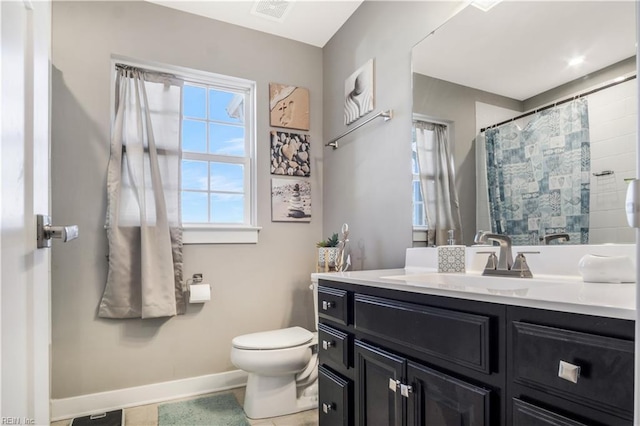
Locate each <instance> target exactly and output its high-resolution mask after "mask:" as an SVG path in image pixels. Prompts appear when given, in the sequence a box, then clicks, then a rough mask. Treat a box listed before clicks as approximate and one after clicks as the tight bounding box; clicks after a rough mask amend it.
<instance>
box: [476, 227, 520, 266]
mask: <svg viewBox="0 0 640 426" xmlns="http://www.w3.org/2000/svg"><path fill="white" fill-rule="evenodd" d="M489 241H496V242H498V243H499V244H500V254H499V255H498V264H497V265H496V268H495V269H498V270H501V271H509V270H510V269H511V266H513V254H512V253H511V237H509V236H508V235H502V234H493V233H491V232H485V231H478V233H477V234H476V236H475V238H474V239H473V242H474V243H476V244H487V243H488V242H489Z"/></svg>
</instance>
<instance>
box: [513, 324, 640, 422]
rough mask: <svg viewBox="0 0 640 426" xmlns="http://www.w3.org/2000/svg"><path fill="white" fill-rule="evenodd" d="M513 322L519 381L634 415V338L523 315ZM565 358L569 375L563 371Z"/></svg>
mask: <svg viewBox="0 0 640 426" xmlns="http://www.w3.org/2000/svg"><path fill="white" fill-rule="evenodd" d="M512 324H513V330H512V336H513V341H512V343H511V344H512V351H513V352H512V353H513V357H512V361H511V362H512V368H513V381H515V382H516V383H520V384H522V385H526V386H529V387H532V388H537V389H541V390H543V391H545V392H547V393H549V394H552V395H555V396H558V397H561V398H565V399H567V400H570V401H574V402H577V403H580V404H583V405H588V406H590V407H593V408H596V409H598V410H601V411H604V412H607V413H611V414H614V415H616V416H620V417H622V418H625V419H632V418H633V380H634V342H632V341H629V340H622V339H616V338H612V337H605V336H600V335H595V334H588V333H581V332H576V331H571V330H566V329H560V328H554V327H547V326H541V325H536V324H530V323H525V322H519V321H514V322H513V323H512ZM561 363H562V370H563V371H564V372H565V374H564V376H565V377H566V378H561V377H560V375H561ZM576 367H578V368H579V372H577V371H576V370H577V369H576Z"/></svg>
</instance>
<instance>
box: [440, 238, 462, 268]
mask: <svg viewBox="0 0 640 426" xmlns="http://www.w3.org/2000/svg"><path fill="white" fill-rule="evenodd" d="M455 232H456V231H455V230H454V229H450V230H449V232H448V238H447V245H446V246H438V248H437V250H438V272H458V273H464V272H465V271H466V269H465V263H466V259H465V251H466V247H465V246H463V245H456V237H455Z"/></svg>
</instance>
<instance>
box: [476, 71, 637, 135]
mask: <svg viewBox="0 0 640 426" xmlns="http://www.w3.org/2000/svg"><path fill="white" fill-rule="evenodd" d="M634 78H636V74H634V75H630V76H628V77H625V78H623V79H622V80H619V81H614V82H612V83H609V84H605V85H604V86H601V87H598V88H596V89H592V90H589V91H586V92H584V93H580V94H579V95H574V96H571V97H569V98H566V99H563V100H561V101H557V102H554V103H553V104H549V105H547V106H544V107H542V108H537V109H534V110H532V111H529V112H525V113H524V114H522V115H518V116H517V117H513V118H510V119H508V120H505V121H501V122H500V123H497V124H492V125H491V126H487V127H483V128H482V129H480V133H482V132H484V131H486V130H489V129H492V128H494V127H498V126H502V125H503V124H507V123H511V122H512V121H515V120H519V119H520V118H524V117H528V116H530V115H533V114H536V113H539V112H540V111H544V110H547V109H550V108H553V107H555V106H558V105H561V104H564V103H567V102H571V101H575V100H576V99H580V98H583V97H585V96H588V95H592V94H594V93H596V92H599V91H601V90H604V89H608V88H610V87H613V86H617V85H618V84H622V83H626V82H627V81H629V80H633V79H634Z"/></svg>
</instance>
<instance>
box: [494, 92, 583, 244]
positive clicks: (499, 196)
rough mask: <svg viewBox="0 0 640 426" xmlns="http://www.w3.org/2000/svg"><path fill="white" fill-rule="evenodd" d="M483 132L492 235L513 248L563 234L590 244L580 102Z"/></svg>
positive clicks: (574, 242) (575, 241)
mask: <svg viewBox="0 0 640 426" xmlns="http://www.w3.org/2000/svg"><path fill="white" fill-rule="evenodd" d="M531 117H532V118H531V120H530V121H529V123H528V124H527V125H526V126H525V127H524V128H520V127H519V126H518V124H517V123H516V122H511V123H508V124H504V125H502V126H499V127H495V128H491V129H488V130H486V132H485V138H486V150H487V181H488V191H489V206H490V207H489V209H490V215H491V225H492V228H493V229H492V231H493V232H497V233H500V234H507V235H509V236H511V238H512V240H513V243H514V244H520V245H526V244H538V241H539V238H540V237H542V236H544V235H546V234H550V233H555V232H566V233H568V234H569V236H570V241H569V243H570V244H587V243H588V242H589V172H590V168H591V167H590V148H589V117H588V110H587V99H586V98H581V99H577V100H573V101H570V102H567V103H565V104H562V105H558V106H555V107H553V108H549V109H546V110H544V111H541V112H539V113H536V114H534V115H532V116H531Z"/></svg>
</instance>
